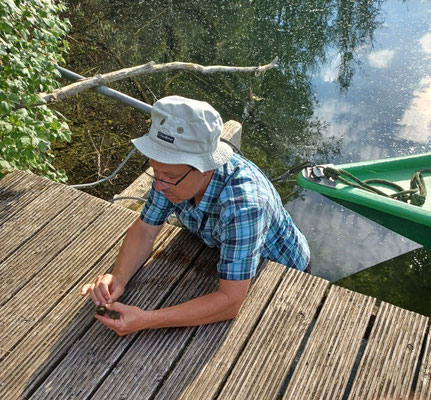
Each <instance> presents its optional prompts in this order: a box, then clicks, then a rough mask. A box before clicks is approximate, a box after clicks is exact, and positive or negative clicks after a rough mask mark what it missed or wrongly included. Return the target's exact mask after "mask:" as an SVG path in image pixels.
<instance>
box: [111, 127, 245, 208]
mask: <svg viewBox="0 0 431 400" xmlns="http://www.w3.org/2000/svg"><path fill="white" fill-rule="evenodd" d="M241 131H242V126H241V124H240V123H239V122H237V121H228V122H226V123H225V124H224V125H223V131H222V137H223V138H224V139H226V140H229V141H231V142H232V143H233V144H234V145H235V146H237V147H238V148H239V147H241ZM147 172H148V173H150V174H152V168H148V169H147ZM152 183H153V180H152V179H151V178H150V177H149V176H148V175H146V174H142V175H140V176H139V177H138V178H137V179H136V180H135V181H134V182H133V183H132V184H131V185H129V186H128V187H127V188H126V189H125V190H123V191H122V192H121V193H120V194H119V195H118V197H127V196H132V197H141V198H146V197H147V196H148V191H149V190H150V188H151V184H152ZM115 203H116V204H117V205H119V206H122V207H125V208H129V209H131V210H135V211H140V210H141V209H142V204H140V203H138V202H137V201H136V200H118V201H116V202H115Z"/></svg>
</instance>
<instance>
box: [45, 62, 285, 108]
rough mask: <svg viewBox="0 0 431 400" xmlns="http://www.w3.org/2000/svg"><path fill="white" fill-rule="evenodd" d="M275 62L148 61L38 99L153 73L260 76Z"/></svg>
mask: <svg viewBox="0 0 431 400" xmlns="http://www.w3.org/2000/svg"><path fill="white" fill-rule="evenodd" d="M277 62H278V57H276V58H275V59H274V60H273V61H272V62H271V63H270V64H266V65H262V66H258V67H231V66H224V65H210V66H203V65H200V64H194V63H185V62H178V61H176V62H170V63H166V64H156V63H155V62H154V61H150V62H149V63H147V64H143V65H139V66H137V67H131V68H123V69H120V70H118V71H114V72H109V73H107V74H103V75H96V76H94V77H91V78H86V79H81V80H79V81H77V82H74V83H72V84H70V85H67V86H64V87H62V88H60V89H57V90H54V91H53V92H52V93H40V94H39V97H40V98H41V100H42V102H43V104H46V103H50V102H53V101H60V100H64V99H65V98H67V97H70V96H73V95H75V94H77V93H80V92H82V91H84V90H88V89H92V88H94V87H96V86H101V85H105V84H107V83H109V82H115V81H119V80H122V79H126V78H130V77H133V76H137V75H143V74H151V73H153V72H165V71H174V70H185V71H196V72H201V73H203V74H209V73H214V72H227V73H232V72H254V73H256V74H260V73H263V72H265V71H267V70H269V69H272V68H275V67H277Z"/></svg>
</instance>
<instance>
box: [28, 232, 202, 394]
mask: <svg viewBox="0 0 431 400" xmlns="http://www.w3.org/2000/svg"><path fill="white" fill-rule="evenodd" d="M174 232H175V235H173V236H172V240H171V241H170V242H169V243H167V247H166V248H165V249H164V250H163V251H158V252H156V253H155V254H154V255H153V257H152V260H150V262H149V263H148V264H147V266H146V267H145V268H141V270H140V271H139V272H138V273H137V274H136V276H135V278H134V279H133V281H132V282H130V285H129V287H128V290H127V293H126V294H125V295H124V296H123V299H122V302H124V303H126V304H133V305H136V306H138V307H142V308H146V309H152V308H156V307H160V305H161V304H163V301H164V299H165V298H166V297H167V295H168V294H169V293H170V292H171V291H172V289H173V288H174V287H175V286H176V285H177V284H178V282H179V281H180V280H181V277H182V276H184V274H185V273H186V271H187V270H188V268H189V267H190V265H191V264H192V263H193V261H194V259H195V258H196V257H197V256H198V254H199V253H200V252H201V251H202V250H203V249H204V245H203V243H202V242H201V241H200V240H199V239H198V238H197V237H195V236H194V235H192V234H191V233H189V232H186V231H184V230H181V229H176V230H175V231H174ZM138 335H139V333H135V334H131V335H127V336H125V337H119V336H117V335H116V334H115V333H114V332H113V331H111V330H109V329H107V328H106V327H105V326H103V325H102V324H100V323H97V324H94V325H93V326H92V327H91V328H90V329H89V330H88V331H87V332H86V334H85V335H84V336H83V337H82V339H81V340H80V341H79V342H77V343H75V345H74V346H73V347H72V348H71V350H70V351H69V353H68V354H67V356H66V357H65V358H64V359H63V360H62V362H61V363H60V364H59V365H58V366H57V367H56V369H55V370H54V371H53V372H52V374H50V375H49V377H48V378H47V379H46V381H45V382H44V384H43V385H42V386H41V387H39V388H38V390H37V391H36V392H35V393H34V395H33V396H32V397H31V398H32V399H40V398H43V399H62V398H68V399H74V398H80V399H85V398H88V397H89V396H91V394H92V393H93V392H94V391H95V390H96V389H97V387H98V386H99V385H100V383H101V382H102V381H103V379H105V377H106V376H107V374H109V373H110V371H111V369H112V368H113V366H114V365H115V364H116V363H117V362H118V360H119V359H121V357H122V356H123V354H124V352H125V351H127V349H128V347H129V346H130V345H131V344H132V342H133V341H134V340H135V338H136V337H137V336H138Z"/></svg>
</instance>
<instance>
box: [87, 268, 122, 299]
mask: <svg viewBox="0 0 431 400" xmlns="http://www.w3.org/2000/svg"><path fill="white" fill-rule="evenodd" d="M124 286H125V285H124V284H123V283H121V282H120V280H119V279H118V278H117V277H115V276H114V275H112V274H105V275H100V276H98V277H97V279H96V280H95V282H94V283H87V284H86V285H84V286H83V287H82V289H81V296H85V295H87V294H89V295H90V296H91V299H92V300H93V302H94V304H96V306H100V305H102V306H104V305H105V304H110V303H113V302H114V301H115V300H117V299H118V298H119V297H120V296H121V295H122V294H123V292H124Z"/></svg>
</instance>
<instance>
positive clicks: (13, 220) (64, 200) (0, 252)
mask: <svg viewBox="0 0 431 400" xmlns="http://www.w3.org/2000/svg"><path fill="white" fill-rule="evenodd" d="M35 196H36V197H35V199H33V201H31V202H30V203H29V204H27V205H25V206H23V207H22V208H20V210H19V212H16V213H13V214H12V215H11V216H9V218H8V219H7V220H6V221H5V222H4V223H3V224H2V225H1V227H0V243H1V245H0V261H3V260H4V259H6V258H7V257H8V256H9V255H10V254H11V253H12V252H13V251H14V250H15V249H17V248H18V247H19V246H20V245H22V244H23V243H24V242H25V241H26V240H27V239H28V238H30V237H31V236H32V235H34V234H35V233H36V232H37V231H38V230H40V229H41V228H43V227H44V226H45V225H46V224H48V223H49V222H50V221H51V220H52V219H53V218H54V217H55V216H56V215H57V214H59V213H60V212H61V211H62V210H64V209H65V208H66V207H68V206H69V204H71V203H72V202H73V201H74V200H75V199H77V198H78V197H79V196H81V192H79V191H77V190H74V189H71V188H68V187H66V186H62V185H59V184H55V185H54V186H52V187H49V189H47V190H46V191H44V192H43V193H40V194H35Z"/></svg>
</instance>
